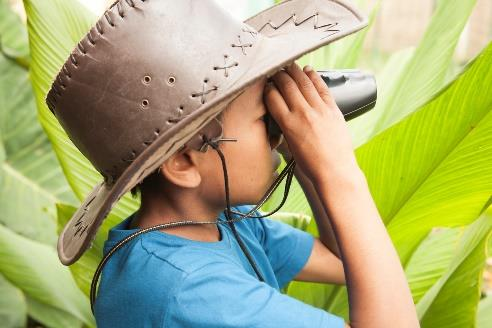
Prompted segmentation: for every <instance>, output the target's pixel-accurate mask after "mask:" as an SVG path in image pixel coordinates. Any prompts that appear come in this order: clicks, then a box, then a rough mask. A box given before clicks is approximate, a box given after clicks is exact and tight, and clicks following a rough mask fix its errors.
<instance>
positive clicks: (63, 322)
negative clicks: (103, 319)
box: [27, 296, 93, 328]
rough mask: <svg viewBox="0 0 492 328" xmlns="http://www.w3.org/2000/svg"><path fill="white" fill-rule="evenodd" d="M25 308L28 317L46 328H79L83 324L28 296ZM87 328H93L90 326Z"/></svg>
mask: <svg viewBox="0 0 492 328" xmlns="http://www.w3.org/2000/svg"><path fill="white" fill-rule="evenodd" d="M27 308H28V312H29V316H31V317H32V318H33V319H34V320H36V321H38V322H41V323H43V325H44V326H46V327H53V328H67V327H70V328H80V327H82V326H83V322H82V321H80V320H79V319H77V318H76V317H75V316H73V315H72V314H70V313H68V312H66V311H64V310H60V309H59V308H56V307H54V306H51V305H49V304H47V303H43V302H40V301H37V300H36V299H34V298H31V297H29V296H27ZM87 326H89V327H93V326H92V325H87Z"/></svg>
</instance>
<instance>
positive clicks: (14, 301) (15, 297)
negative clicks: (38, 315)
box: [0, 274, 27, 328]
mask: <svg viewBox="0 0 492 328" xmlns="http://www.w3.org/2000/svg"><path fill="white" fill-rule="evenodd" d="M0 295H1V297H0V322H1V323H2V327H4V328H17V327H25V326H26V318H27V305H26V298H25V297H24V293H22V291H21V290H20V289H19V288H17V287H15V286H14V285H12V284H11V283H10V282H9V281H8V280H7V279H5V278H4V276H3V275H1V274H0Z"/></svg>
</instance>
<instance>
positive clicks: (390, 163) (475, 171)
mask: <svg viewBox="0 0 492 328" xmlns="http://www.w3.org/2000/svg"><path fill="white" fill-rule="evenodd" d="M491 64H492V44H491V45H489V46H488V47H487V48H486V49H484V51H483V52H482V53H481V54H480V55H479V56H478V57H477V58H476V59H475V60H474V61H473V62H472V63H470V64H469V65H468V66H467V68H466V70H465V71H464V73H463V74H462V75H460V77H459V78H458V79H457V80H456V81H454V82H453V84H451V85H449V86H448V87H447V88H446V89H444V90H443V91H442V92H441V93H439V94H438V95H436V97H435V98H434V99H433V100H432V101H431V102H429V103H428V104H426V105H425V106H424V107H422V108H421V109H419V110H418V111H416V112H415V113H413V114H412V115H411V116H409V117H407V118H406V119H405V120H403V121H401V122H400V123H398V124H396V125H394V126H392V127H391V128H389V129H388V130H386V131H385V132H384V133H382V134H380V135H378V136H377V137H375V138H373V139H372V140H371V141H370V142H369V143H367V144H365V145H363V146H362V147H359V148H358V149H357V150H356V156H357V161H358V163H359V166H360V167H361V169H362V170H363V172H364V174H365V176H366V178H367V181H368V184H369V187H370V190H371V194H372V196H373V198H374V201H375V203H376V205H377V207H378V210H379V212H380V214H381V217H382V218H383V220H384V222H385V223H386V225H387V228H388V232H389V234H390V236H391V238H392V241H393V243H394V245H395V248H396V249H397V251H398V253H399V255H400V259H401V261H402V264H403V266H404V267H406V264H407V262H408V260H409V258H410V256H411V255H412V254H413V252H414V251H415V249H416V248H417V246H418V245H419V243H420V242H421V241H422V240H423V239H424V238H425V236H427V234H428V233H429V232H430V230H431V229H432V228H433V227H439V226H443V227H457V226H462V225H466V224H469V223H471V222H472V221H473V220H474V219H475V218H476V217H477V216H478V215H479V214H480V213H481V212H482V211H483V210H484V208H483V206H484V204H486V203H487V202H488V200H489V197H490V195H491V194H492V151H491V149H492V134H491V133H490V131H491V129H492V111H491V109H492V90H491V88H492V70H490V69H489V67H490V66H491ZM381 172H384V174H381ZM325 291H326V292H329V291H330V288H326V290H325ZM289 292H290V290H289ZM296 296H300V297H303V295H302V294H301V293H299V294H297V295H296ZM322 298H323V299H324V300H328V303H329V306H328V307H327V308H326V309H327V310H328V311H330V312H333V313H337V314H339V315H345V316H346V315H347V313H348V308H347V297H346V289H345V288H341V287H335V288H333V293H332V294H331V295H323V297H322Z"/></svg>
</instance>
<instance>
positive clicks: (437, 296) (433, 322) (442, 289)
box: [417, 213, 492, 328]
mask: <svg viewBox="0 0 492 328" xmlns="http://www.w3.org/2000/svg"><path fill="white" fill-rule="evenodd" d="M491 231H492V216H490V215H487V214H486V213H484V214H483V215H482V216H480V218H479V219H478V220H477V221H476V222H474V223H473V224H472V225H470V227H469V228H468V229H467V230H466V232H465V235H464V236H463V239H462V240H461V243H460V246H459V252H458V254H457V256H456V257H455V258H454V259H453V262H452V263H451V265H450V266H449V268H448V269H447V271H446V272H445V274H444V275H443V276H442V277H441V278H440V279H439V281H438V282H437V283H435V284H434V285H433V286H432V288H431V289H429V291H427V293H426V294H425V295H424V297H422V299H421V300H420V301H419V302H418V303H417V313H418V316H419V319H420V320H421V325H422V327H450V328H452V327H457V328H458V327H460V328H461V327H470V326H472V325H473V324H474V322H475V316H476V311H477V305H478V301H479V300H480V281H481V278H482V270H483V267H484V263H485V255H486V241H487V238H488V236H489V235H490V233H491Z"/></svg>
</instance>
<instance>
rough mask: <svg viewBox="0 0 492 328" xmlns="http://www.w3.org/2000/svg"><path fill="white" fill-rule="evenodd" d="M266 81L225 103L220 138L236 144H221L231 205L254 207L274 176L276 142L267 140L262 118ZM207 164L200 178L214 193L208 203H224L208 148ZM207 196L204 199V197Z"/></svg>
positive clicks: (216, 163) (218, 168)
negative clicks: (233, 140)
mask: <svg viewBox="0 0 492 328" xmlns="http://www.w3.org/2000/svg"><path fill="white" fill-rule="evenodd" d="M266 81H267V79H266V78H263V79H261V80H260V81H258V82H256V83H255V84H253V85H251V86H250V87H248V88H247V89H245V91H244V92H243V93H242V94H241V95H240V96H239V97H237V98H236V99H235V100H234V101H233V102H231V103H230V104H229V107H228V109H227V110H226V111H225V112H224V118H223V129H224V133H223V137H224V138H235V139H237V141H236V142H221V143H220V149H221V150H222V152H223V154H224V157H225V161H226V165H227V173H228V178H229V181H228V182H229V197H230V202H231V206H233V205H237V204H255V203H258V201H259V200H260V199H261V197H262V196H263V194H264V193H265V191H266V190H267V188H268V187H269V186H270V185H271V184H272V183H273V181H274V180H275V178H276V177H277V176H278V173H277V172H276V169H277V168H278V166H279V165H280V155H279V153H278V152H277V151H276V150H275V148H276V147H277V146H278V142H279V141H278V140H270V139H269V136H268V134H267V126H266V124H265V122H264V120H263V119H262V118H263V116H264V115H265V114H266V113H267V109H266V107H265V104H264V102H263V92H264V89H265V85H266ZM204 155H205V156H206V157H207V158H209V160H210V164H211V165H209V166H208V165H207V166H206V168H205V172H202V174H203V173H205V174H209V175H207V176H208V177H214V178H213V179H209V178H207V177H204V176H202V183H203V184H207V185H206V186H203V187H204V188H206V189H205V190H214V191H215V192H214V193H213V194H212V195H210V194H209V195H208V196H210V197H213V198H214V199H213V200H212V199H210V201H212V202H217V201H218V202H220V203H219V204H222V203H224V202H225V189H224V188H225V187H224V177H223V176H224V173H223V169H222V164H221V161H220V157H219V155H218V153H217V151H216V150H214V149H213V148H211V147H209V150H208V151H207V152H206V153H205V154H204ZM205 197H207V196H205Z"/></svg>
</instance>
